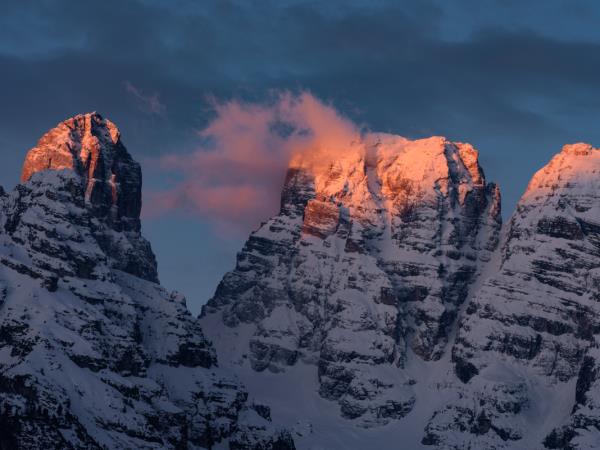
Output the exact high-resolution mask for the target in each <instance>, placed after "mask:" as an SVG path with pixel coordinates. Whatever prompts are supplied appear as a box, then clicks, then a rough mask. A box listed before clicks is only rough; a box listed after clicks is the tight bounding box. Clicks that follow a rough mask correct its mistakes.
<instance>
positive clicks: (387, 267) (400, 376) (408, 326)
mask: <svg viewBox="0 0 600 450" xmlns="http://www.w3.org/2000/svg"><path fill="white" fill-rule="evenodd" d="M281 205H282V207H281V211H280V213H279V214H278V215H277V216H275V217H273V218H271V219H270V220H269V221H267V222H266V223H265V224H264V225H263V226H261V227H260V228H259V229H258V230H257V231H256V232H254V233H253V234H252V235H251V236H250V238H249V239H248V241H247V243H246V245H245V246H244V249H243V250H242V252H241V253H240V254H239V256H238V261H237V267H236V269H235V270H234V271H232V272H230V273H229V274H227V275H226V276H225V277H224V278H223V281H222V282H221V284H220V285H219V287H218V289H217V292H216V293H215V296H214V298H213V299H211V300H210V301H209V302H208V304H207V305H206V307H205V308H204V310H203V317H202V318H201V323H202V324H203V326H204V327H205V329H206V330H207V333H208V334H209V335H210V337H211V338H212V340H213V342H215V343H217V344H216V345H217V346H221V345H222V346H223V347H222V348H221V353H220V354H222V355H223V359H222V360H223V361H224V363H225V364H227V363H228V360H229V363H232V364H238V363H239V361H247V363H248V364H249V366H250V367H249V368H250V369H251V370H254V371H257V372H263V371H270V372H276V373H279V372H285V371H287V370H288V369H289V370H294V368H293V367H292V366H304V365H308V366H309V367H310V368H309V369H307V370H312V371H314V372H315V376H316V378H318V380H319V386H318V387H317V390H318V392H319V395H321V397H323V398H325V399H328V400H333V401H336V402H338V403H339V405H340V411H341V414H342V416H344V417H346V418H351V419H357V420H359V421H360V423H362V424H363V425H365V426H375V425H381V424H384V423H386V422H388V421H389V420H393V419H399V418H401V417H402V416H404V415H406V414H407V413H408V412H409V411H410V410H411V409H412V407H413V405H414V402H415V397H414V390H413V387H412V386H413V385H414V382H415V380H413V379H411V378H410V376H409V375H408V373H407V372H405V371H403V368H404V367H405V364H406V361H407V359H408V357H409V355H416V356H417V357H418V358H420V359H421V360H423V361H435V360H437V359H439V358H440V357H441V355H442V354H443V351H444V348H445V346H446V343H447V341H448V336H449V333H450V331H451V329H452V327H453V324H454V322H455V319H456V317H457V315H458V310H459V308H460V305H461V304H462V303H463V301H464V300H465V298H466V296H467V293H468V291H469V286H470V284H471V282H472V281H473V279H474V278H475V276H476V274H477V273H478V270H479V269H478V264H479V263H484V262H486V261H488V260H489V258H490V254H491V252H492V251H493V250H494V248H495V246H496V243H497V240H498V232H499V228H500V196H499V191H498V189H497V187H496V186H495V185H493V184H488V183H486V181H485V178H484V174H483V171H482V170H481V168H480V167H479V164H478V162H477V152H476V151H475V150H474V149H473V148H472V147H471V146H470V145H468V144H461V143H453V142H450V141H448V140H447V139H445V138H443V137H439V136H436V137H432V138H428V139H420V140H415V141H411V140H408V139H405V138H403V137H400V136H393V135H389V134H369V135H367V136H365V137H364V138H363V139H362V140H361V141H355V142H352V143H351V144H349V145H348V146H347V147H346V148H342V149H328V151H323V150H317V151H314V152H311V151H308V152H304V153H302V154H299V155H296V156H295V157H294V158H293V159H292V161H291V163H290V167H289V170H288V174H287V177H286V181H285V185H284V187H283V192H282V199H281ZM224 325H226V326H224ZM240 329H244V330H249V331H244V333H243V336H248V338H247V340H246V341H242V342H239V339H240V338H239V337H238V336H241V335H242V333H241V332H240V331H239V330H240ZM390 374H396V375H393V376H392V375H390ZM254 376H257V375H253V377H254Z"/></svg>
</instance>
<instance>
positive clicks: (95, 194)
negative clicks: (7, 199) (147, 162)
mask: <svg viewBox="0 0 600 450" xmlns="http://www.w3.org/2000/svg"><path fill="white" fill-rule="evenodd" d="M62 169H71V170H73V171H75V172H76V173H77V174H78V175H80V176H81V177H82V178H83V179H84V182H85V185H86V189H85V200H86V202H88V203H90V204H91V205H92V206H93V207H94V209H95V210H96V213H97V214H98V215H99V216H102V217H107V218H109V219H110V222H111V223H112V224H113V226H114V227H115V228H117V229H125V230H139V228H140V222H139V216H140V211H141V206H142V203H141V192H142V174H141V169H140V166H139V164H138V163H137V162H135V161H134V160H133V159H132V158H131V156H130V155H129V153H128V152H127V150H126V148H125V147H124V146H123V144H122V142H121V139H120V132H119V130H118V128H117V127H116V125H115V124H113V123H112V122H111V121H110V120H108V119H104V118H103V117H102V116H101V115H100V114H98V113H95V112H94V113H88V114H81V115H78V116H75V117H72V118H70V119H67V120H65V121H64V122H61V123H60V124H58V125H57V126H56V127H55V128H53V129H52V130H50V131H48V132H47V133H46V134H45V135H44V136H43V137H42V138H41V139H40V140H39V141H38V143H37V145H36V146H35V147H34V148H32V149H31V150H30V151H29V153H28V154H27V158H26V159H25V163H24V164H23V170H22V173H21V181H22V182H25V181H27V180H29V179H30V178H31V176H32V175H33V174H34V173H36V172H41V171H44V170H62Z"/></svg>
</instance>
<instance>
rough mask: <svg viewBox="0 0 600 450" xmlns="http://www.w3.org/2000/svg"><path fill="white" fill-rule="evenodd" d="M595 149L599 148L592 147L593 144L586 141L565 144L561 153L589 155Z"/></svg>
mask: <svg viewBox="0 0 600 450" xmlns="http://www.w3.org/2000/svg"><path fill="white" fill-rule="evenodd" d="M594 150H598V149H596V148H594V147H592V145H591V144H587V143H585V142H577V143H575V144H567V145H564V146H563V148H562V150H561V153H562V154H565V155H575V156H587V155H589V154H591V153H592V151H594Z"/></svg>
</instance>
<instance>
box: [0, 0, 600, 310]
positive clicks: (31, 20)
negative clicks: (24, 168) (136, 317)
mask: <svg viewBox="0 0 600 450" xmlns="http://www.w3.org/2000/svg"><path fill="white" fill-rule="evenodd" d="M0 6H1V14H0V149H1V150H2V156H3V158H2V165H1V166H0V182H1V184H2V185H3V186H4V187H5V188H9V189H10V188H12V187H13V186H14V184H15V183H16V182H17V179H18V174H19V170H20V165H21V162H22V159H23V156H24V154H25V152H26V151H27V149H28V148H30V147H31V146H33V145H34V144H35V142H36V140H37V139H38V138H39V137H40V136H41V135H42V134H43V133H44V132H45V131H46V130H47V129H49V128H51V127H52V126H54V125H55V124H56V123H58V122H59V121H61V120H63V119H65V118H67V117H70V116H72V115H74V114H77V113H82V112H88V111H93V110H96V111H98V112H100V113H102V114H103V115H105V116H106V117H108V118H110V119H111V120H112V121H113V122H115V123H116V124H117V125H118V126H119V128H120V129H121V131H122V134H123V138H124V142H125V144H126V145H127V146H128V148H129V150H130V151H131V153H132V154H133V155H134V156H135V157H136V159H138V160H140V161H141V162H142V164H143V165H144V167H145V169H146V171H145V180H146V186H147V187H148V189H150V190H157V189H158V190H159V189H161V188H162V187H163V186H164V185H167V184H169V183H173V182H176V181H177V177H178V176H179V174H177V173H164V172H161V171H158V170H156V168H155V167H154V165H153V161H155V160H156V159H157V158H159V157H161V156H163V155H167V154H183V155H185V154H188V153H189V152H192V151H194V150H195V149H197V148H198V146H199V145H200V137H199V136H198V130H201V129H202V128H203V127H204V126H206V124H207V123H208V121H209V120H210V118H211V117H213V116H214V112H213V111H212V110H211V107H210V105H211V100H210V99H217V100H220V101H223V100H228V99H243V100H245V101H258V102H261V101H262V100H263V99H264V98H265V97H266V96H267V95H268V94H269V92H270V91H272V90H274V89H275V90H281V89H285V90H292V91H303V90H308V91H310V92H312V93H313V94H314V95H315V96H316V97H318V98H320V99H322V100H323V101H325V102H331V103H332V104H333V105H334V106H335V108H336V109H337V110H338V111H340V112H341V113H342V114H343V115H345V116H347V117H349V118H351V119H352V120H353V121H355V122H356V123H358V124H359V125H360V126H362V127H365V128H367V129H371V130H373V131H386V132H393V133H397V134H400V135H404V136H407V137H411V138H416V137H423V136H428V135H432V134H434V135H445V136H447V137H448V138H450V139H452V140H460V141H468V142H471V143H472V144H473V145H475V146H476V148H478V149H479V151H480V154H481V162H482V165H483V167H484V169H485V170H486V172H487V175H488V178H489V179H491V180H494V181H497V182H498V183H499V184H500V187H501V190H502V194H503V197H504V201H503V207H504V210H505V216H506V215H507V214H509V213H510V211H511V210H512V208H513V207H514V204H515V203H516V201H517V199H518V197H519V195H520V193H521V192H522V190H523V189H524V187H525V185H526V183H527V181H528V180H529V178H530V177H531V175H532V174H533V173H534V171H535V170H537V169H538V168H539V167H541V166H542V165H543V164H545V163H546V161H547V160H548V159H549V158H550V157H551V156H552V155H553V154H554V153H555V152H557V151H558V150H559V149H560V147H561V146H562V145H563V144H564V143H568V142H575V141H586V142H591V143H592V144H594V145H596V146H598V145H600V127H599V126H598V124H597V122H598V116H599V114H598V113H599V111H600V76H599V74H600V27H598V23H600V4H599V3H598V2H596V1H577V0H570V1H566V0H564V1H558V0H546V1H543V2H542V1H530V2H528V1H517V0H504V1H500V0H496V1H493V0H464V1H451V2H449V1H444V0H421V1H414V2H400V1H390V2H387V1H367V0H356V1H345V2H342V1H329V2H322V1H314V2H308V1H295V0H285V1H282V0H278V1H269V0H264V1H255V2H252V1H239V2H236V1H227V0H221V1H214V2H210V1H207V2H196V1H167V0H160V1H159V0H131V1H126V2H123V1H120V0H102V1H96V2H87V1H68V0H54V1H48V0H46V1H44V0H40V1H28V0H2V1H1V2H0ZM213 101H214V100H213ZM153 167H154V168H153ZM244 227H245V228H251V226H250V225H249V224H244V226H243V227H241V228H244ZM238 228H239V227H238ZM144 229H145V234H146V235H147V236H148V237H149V238H150V239H151V241H152V243H153V246H154V248H155V251H156V253H157V256H158V259H159V268H160V272H161V279H162V281H163V283H164V284H165V285H166V286H167V287H169V288H177V289H178V290H181V291H182V292H183V293H184V294H186V295H187V297H188V302H189V305H190V307H191V308H192V310H193V311H195V312H197V311H198V310H199V307H200V305H201V304H202V303H203V302H204V301H206V299H207V298H208V297H210V295H211V294H212V292H213V291H214V288H215V287H216V284H217V283H218V281H219V279H220V277H221V275H222V274H223V273H224V272H225V271H226V270H227V269H228V268H231V267H232V266H233V264H234V258H235V253H236V251H237V250H238V249H239V248H240V247H241V245H242V243H243V241H244V238H245V234H247V231H249V230H248V229H244V231H243V232H242V231H239V230H238V231H237V232H231V231H228V232H223V230H220V229H219V227H215V224H214V217H210V214H206V213H202V212H198V213H195V212H194V211H193V210H192V211H190V210H187V211H177V210H174V211H171V212H170V213H168V214H163V215H160V216H156V217H152V218H148V219H146V220H145V221H144Z"/></svg>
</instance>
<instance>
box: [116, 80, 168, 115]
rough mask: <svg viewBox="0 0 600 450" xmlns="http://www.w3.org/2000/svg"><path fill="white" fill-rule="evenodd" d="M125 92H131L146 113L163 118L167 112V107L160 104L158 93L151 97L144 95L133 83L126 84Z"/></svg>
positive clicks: (127, 82)
mask: <svg viewBox="0 0 600 450" xmlns="http://www.w3.org/2000/svg"><path fill="white" fill-rule="evenodd" d="M125 90H126V91H127V92H129V93H130V94H131V95H132V96H133V97H134V98H135V99H136V101H137V103H138V107H139V108H140V109H141V110H142V111H143V112H145V113H148V114H155V115H157V116H162V115H163V114H164V113H165V111H166V106H165V105H163V104H162V103H161V102H160V97H159V95H158V93H156V92H155V93H153V94H151V95H148V94H144V93H143V92H142V91H141V90H140V89H138V88H137V87H135V86H134V85H133V84H131V82H129V81H126V82H125Z"/></svg>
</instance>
